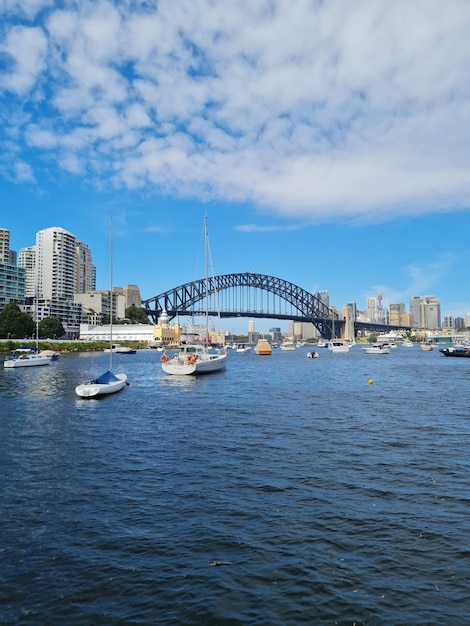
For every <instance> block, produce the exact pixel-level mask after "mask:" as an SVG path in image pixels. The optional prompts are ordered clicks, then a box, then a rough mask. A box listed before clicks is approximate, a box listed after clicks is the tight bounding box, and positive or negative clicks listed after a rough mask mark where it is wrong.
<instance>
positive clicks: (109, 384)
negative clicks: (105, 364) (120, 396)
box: [75, 370, 128, 398]
mask: <svg viewBox="0 0 470 626" xmlns="http://www.w3.org/2000/svg"><path fill="white" fill-rule="evenodd" d="M126 384H128V383H127V376H126V375H125V374H113V372H111V371H110V370H108V371H107V372H105V373H104V374H101V376H98V378H95V379H94V380H90V381H89V382H86V383H82V384H81V385H78V386H77V387H75V393H76V394H77V396H80V397H81V398H96V397H97V396H105V395H108V394H110V393H116V391H121V389H124V387H125V385H126Z"/></svg>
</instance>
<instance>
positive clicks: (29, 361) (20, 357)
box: [3, 348, 52, 368]
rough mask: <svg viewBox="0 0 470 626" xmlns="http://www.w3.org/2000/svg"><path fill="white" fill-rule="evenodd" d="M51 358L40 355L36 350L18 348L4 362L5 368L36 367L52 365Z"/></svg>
mask: <svg viewBox="0 0 470 626" xmlns="http://www.w3.org/2000/svg"><path fill="white" fill-rule="evenodd" d="M51 360H52V357H51V356H47V355H45V354H38V353H37V352H36V351H35V350H34V349H32V348H31V349H27V348H18V350H15V351H14V352H13V354H12V355H11V356H10V357H9V358H8V359H6V360H5V361H4V362H3V367H6V368H13V367H15V368H16V367H34V366H37V365H50V363H51Z"/></svg>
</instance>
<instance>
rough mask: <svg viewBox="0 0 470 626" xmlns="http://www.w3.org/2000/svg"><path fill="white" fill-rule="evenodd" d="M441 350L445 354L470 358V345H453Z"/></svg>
mask: <svg viewBox="0 0 470 626" xmlns="http://www.w3.org/2000/svg"><path fill="white" fill-rule="evenodd" d="M439 352H440V353H441V354H443V355H444V356H455V357H464V358H467V359H469V358H470V346H451V347H450V348H440V350H439Z"/></svg>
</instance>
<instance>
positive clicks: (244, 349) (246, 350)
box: [237, 343, 251, 352]
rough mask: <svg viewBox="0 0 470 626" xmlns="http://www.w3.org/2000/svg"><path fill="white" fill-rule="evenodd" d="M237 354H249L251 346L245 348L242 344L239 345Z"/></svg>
mask: <svg viewBox="0 0 470 626" xmlns="http://www.w3.org/2000/svg"><path fill="white" fill-rule="evenodd" d="M237 352H251V346H247V345H245V344H244V343H241V344H240V345H239V346H237Z"/></svg>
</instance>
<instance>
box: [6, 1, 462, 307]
mask: <svg viewBox="0 0 470 626" xmlns="http://www.w3.org/2000/svg"><path fill="white" fill-rule="evenodd" d="M0 11H1V13H2V20H1V23H0V98H1V100H0V105H1V106H0V116H1V128H0V141H1V151H0V202H1V223H0V227H3V228H9V229H10V230H11V237H12V247H13V248H14V249H17V250H19V249H20V248H21V247H25V246H29V245H32V244H33V243H34V239H35V233H36V231H37V230H40V229H42V228H47V227H50V226H61V227H63V228H65V229H66V230H69V231H70V232H73V233H74V234H75V235H76V237H77V238H78V239H81V240H83V241H85V242H86V243H88V245H89V246H90V248H91V249H92V252H93V257H94V261H95V264H96V266H97V270H98V283H99V284H98V287H100V288H105V287H106V285H105V284H104V283H105V281H106V280H107V268H106V267H105V264H106V258H107V257H106V254H107V243H108V240H107V238H106V228H107V224H108V222H109V216H110V215H112V216H113V222H114V224H115V237H116V241H115V246H114V247H115V254H116V266H117V267H116V269H115V277H116V283H117V284H120V285H123V284H126V283H136V284H138V285H139V286H140V287H141V291H142V296H143V297H144V298H150V297H152V296H154V295H156V294H157V293H160V292H162V291H165V290H166V289H169V288H171V287H174V286H176V285H179V284H182V283H185V282H187V281H189V280H193V279H194V278H196V277H200V276H199V275H197V276H196V275H195V272H196V273H197V270H196V267H195V257H196V254H197V251H195V247H197V246H199V245H200V241H201V238H200V233H201V229H202V222H203V215H204V212H205V211H207V213H208V216H209V228H210V236H211V247H212V255H213V258H214V270H215V273H217V274H218V273H231V272H240V271H247V270H249V271H255V272H260V273H266V274H271V275H274V276H278V277H280V278H284V279H286V280H289V281H291V282H293V283H295V284H298V285H299V286H301V287H303V288H305V289H307V290H311V289H312V288H319V289H327V290H329V292H330V296H331V302H332V304H334V305H335V306H337V307H341V306H342V305H343V304H345V303H346V302H348V301H351V300H355V301H357V303H358V306H359V308H363V307H365V298H367V297H369V296H374V295H376V294H377V292H378V291H381V293H382V294H383V297H384V302H385V303H386V304H388V303H390V302H397V301H399V302H404V303H405V304H406V306H407V308H408V298H409V297H410V296H413V295H431V294H432V295H436V296H437V297H439V298H440V299H441V302H442V313H443V314H452V315H463V314H464V313H465V312H467V311H470V287H469V281H468V267H469V261H470V250H469V246H468V241H469V233H470V228H469V227H470V216H469V211H468V209H469V206H470V150H469V148H468V147H469V145H470V123H469V120H470V37H469V36H468V33H469V32H470V3H469V2H468V1H467V0H448V1H447V2H445V3H443V2H441V1H440V0H394V1H393V2H390V1H389V0H358V1H357V2H350V1H349V0H329V1H328V2H324V1H322V0H295V1H294V2H292V1H291V0H237V1H234V0H227V1H224V2H216V1H215V0H160V1H158V2H155V1H151V0H149V1H143V0H142V1H139V0H135V1H132V0H124V1H121V2H116V3H113V2H105V1H100V0H98V1H94V2H86V1H82V0H80V1H77V2H75V1H72V0H70V1H69V0H63V1H62V2H56V1H54V0H0ZM199 274H200V272H199ZM101 281H103V282H102V284H100V283H101Z"/></svg>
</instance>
